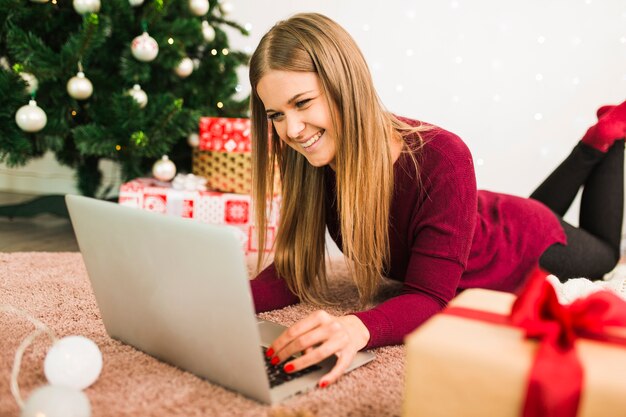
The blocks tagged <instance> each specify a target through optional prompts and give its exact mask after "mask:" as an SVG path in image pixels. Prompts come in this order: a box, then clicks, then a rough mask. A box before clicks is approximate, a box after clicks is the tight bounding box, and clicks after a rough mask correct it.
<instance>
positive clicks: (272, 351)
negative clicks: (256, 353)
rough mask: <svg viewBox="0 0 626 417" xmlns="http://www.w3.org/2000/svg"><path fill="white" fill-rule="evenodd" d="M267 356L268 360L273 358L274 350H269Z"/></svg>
mask: <svg viewBox="0 0 626 417" xmlns="http://www.w3.org/2000/svg"><path fill="white" fill-rule="evenodd" d="M265 356H267V357H268V358H271V357H272V356H274V349H272V348H269V349H268V350H267V352H265Z"/></svg>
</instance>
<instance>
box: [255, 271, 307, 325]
mask: <svg viewBox="0 0 626 417" xmlns="http://www.w3.org/2000/svg"><path fill="white" fill-rule="evenodd" d="M250 290H251V291H252V298H253V300H254V309H255V310H256V312H257V313H261V312H263V311H270V310H276V309H279V308H283V307H286V306H288V305H292V304H296V303H299V302H300V300H299V299H298V297H297V296H296V295H295V294H294V293H292V292H291V291H290V290H289V287H288V286H287V283H286V282H285V280H284V279H282V278H280V277H279V276H278V274H277V273H276V268H275V266H274V263H273V262H272V263H271V264H270V265H269V266H268V267H267V268H265V269H264V270H263V271H261V273H259V275H257V276H256V277H255V278H254V279H253V280H251V281H250Z"/></svg>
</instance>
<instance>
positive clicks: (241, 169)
mask: <svg viewBox="0 0 626 417" xmlns="http://www.w3.org/2000/svg"><path fill="white" fill-rule="evenodd" d="M199 131H200V144H199V145H198V148H197V149H194V151H193V155H192V172H193V173H194V174H195V175H200V176H202V177H204V178H206V179H207V187H208V188H209V189H212V190H216V191H222V192H228V193H237V194H250V193H251V191H252V163H251V155H250V150H251V142H250V119H235V118H226V117H202V118H200V123H199Z"/></svg>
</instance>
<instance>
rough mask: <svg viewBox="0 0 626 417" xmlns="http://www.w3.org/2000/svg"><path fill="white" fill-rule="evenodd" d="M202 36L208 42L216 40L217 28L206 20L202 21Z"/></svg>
mask: <svg viewBox="0 0 626 417" xmlns="http://www.w3.org/2000/svg"><path fill="white" fill-rule="evenodd" d="M202 37H203V38H204V40H205V41H207V42H213V40H215V29H213V26H211V25H210V24H209V22H207V21H206V20H203V21H202Z"/></svg>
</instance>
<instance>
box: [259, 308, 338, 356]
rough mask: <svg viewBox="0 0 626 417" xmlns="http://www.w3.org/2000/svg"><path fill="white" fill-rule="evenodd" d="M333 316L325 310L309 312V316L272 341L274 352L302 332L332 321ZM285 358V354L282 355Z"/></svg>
mask: <svg viewBox="0 0 626 417" xmlns="http://www.w3.org/2000/svg"><path fill="white" fill-rule="evenodd" d="M331 318H332V316H330V314H328V313H327V312H325V311H323V310H318V311H316V312H314V313H311V314H309V315H308V316H307V317H305V318H303V319H302V320H300V321H298V322H296V323H295V324H294V325H292V326H290V327H289V328H288V329H286V330H285V331H284V332H282V333H281V335H280V336H278V337H277V338H276V340H274V342H272V344H271V345H270V349H272V353H273V354H274V355H276V354H278V353H279V352H280V351H281V350H282V349H283V348H284V347H285V346H287V345H288V344H289V343H291V342H292V341H293V340H294V339H296V338H297V337H299V336H301V335H302V334H304V333H306V332H308V331H310V330H312V329H314V328H315V327H318V326H319V325H320V324H322V323H326V322H328V321H330V319H331ZM281 357H282V358H285V356H282V355H281Z"/></svg>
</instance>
